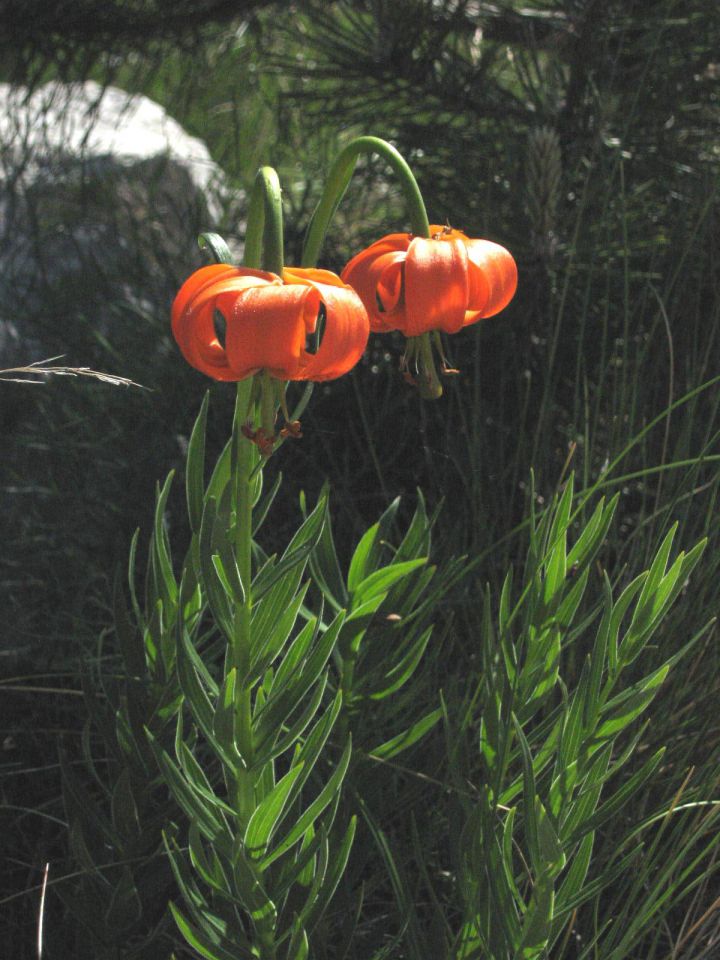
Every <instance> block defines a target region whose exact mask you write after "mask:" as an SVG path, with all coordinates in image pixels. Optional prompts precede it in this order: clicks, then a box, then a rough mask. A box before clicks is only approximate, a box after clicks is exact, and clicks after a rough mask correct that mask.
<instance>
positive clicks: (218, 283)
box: [172, 264, 281, 380]
mask: <svg viewBox="0 0 720 960" xmlns="http://www.w3.org/2000/svg"><path fill="white" fill-rule="evenodd" d="M219 268H222V269H219ZM268 285H277V286H281V280H280V278H279V277H277V276H275V274H272V273H265V272H262V271H259V270H250V269H245V268H243V269H237V268H235V267H227V266H225V265H223V264H215V265H212V266H210V267H203V268H201V269H200V270H198V271H196V273H194V274H193V275H192V276H191V277H190V278H189V279H188V280H187V281H186V282H185V284H184V285H183V287H181V289H180V292H179V293H178V296H177V297H176V298H175V303H174V304H173V314H172V320H173V334H174V335H175V339H176V340H177V343H178V346H179V347H180V350H181V352H182V354H183V356H184V357H185V359H186V360H187V361H188V363H190V364H191V365H192V366H194V367H195V368H196V369H198V370H200V371H201V372H202V373H205V374H206V375H207V376H209V377H212V378H213V379H215V380H238V379H242V377H238V375H237V373H236V371H235V370H234V369H233V368H232V366H231V364H230V363H229V361H228V357H227V353H226V350H225V349H224V347H223V346H222V344H221V343H220V342H219V340H218V337H217V333H216V330H215V311H218V312H219V313H220V314H221V315H222V316H223V317H224V319H225V322H226V327H227V325H228V324H229V321H230V318H231V316H232V312H233V309H234V305H235V302H236V301H237V298H238V296H239V295H240V294H241V293H242V292H243V291H244V290H246V289H248V288H249V287H255V286H268Z"/></svg>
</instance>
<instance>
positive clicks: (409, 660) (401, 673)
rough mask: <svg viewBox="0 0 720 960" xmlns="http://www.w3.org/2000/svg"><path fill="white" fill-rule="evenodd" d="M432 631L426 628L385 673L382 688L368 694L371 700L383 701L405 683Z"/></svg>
mask: <svg viewBox="0 0 720 960" xmlns="http://www.w3.org/2000/svg"><path fill="white" fill-rule="evenodd" d="M432 631H433V628H432V626H430V627H428V629H427V630H426V631H425V632H424V633H422V634H421V635H420V636H419V637H418V639H417V640H416V641H415V642H414V643H413V644H412V646H411V647H410V649H409V650H408V651H407V653H406V654H405V656H404V657H403V658H402V660H401V661H400V662H399V663H398V664H396V665H395V666H394V667H393V668H392V669H390V670H389V671H388V672H387V673H386V675H385V676H384V677H383V680H384V686H383V687H382V688H381V689H380V690H373V691H372V692H371V693H370V699H371V700H384V699H385V697H389V696H390V694H391V693H395V691H396V690H399V689H400V688H401V687H402V686H404V685H405V683H407V681H408V680H409V679H410V677H411V676H412V675H413V673H414V672H415V670H416V669H417V666H418V664H419V663H420V660H421V659H422V656H423V654H424V653H425V650H426V648H427V645H428V643H429V641H430V637H431V636H432Z"/></svg>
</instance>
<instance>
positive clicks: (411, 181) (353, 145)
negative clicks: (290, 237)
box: [302, 137, 430, 267]
mask: <svg viewBox="0 0 720 960" xmlns="http://www.w3.org/2000/svg"><path fill="white" fill-rule="evenodd" d="M363 153H368V154H372V153H377V154H378V155H379V156H381V157H382V158H383V159H384V160H387V162H388V163H389V165H390V166H391V167H392V169H393V172H394V173H395V174H396V175H397V177H398V180H399V182H400V187H401V188H402V191H403V195H404V197H405V202H406V203H407V207H408V214H409V218H410V226H411V230H412V233H413V234H414V235H415V236H416V237H429V236H430V224H429V221H428V216H427V211H426V210H425V203H424V201H423V198H422V194H421V193H420V188H419V187H418V185H417V181H416V179H415V177H414V175H413V172H412V170H411V169H410V167H409V166H408V164H407V162H406V161H405V159H404V158H403V156H402V154H400V153H399V152H398V151H397V150H396V149H395V147H393V146H392V144H390V143H388V142H387V141H386V140H381V139H380V138H379V137H357V138H356V139H355V140H352V141H351V142H350V143H349V144H348V145H347V146H346V147H345V149H344V150H341V152H340V153H339V154H338V156H337V158H336V159H335V162H334V163H333V165H332V167H331V168H330V173H329V174H328V179H327V184H326V186H325V190H324V191H323V195H322V197H321V198H320V203H319V204H318V205H317V207H316V208H315V212H314V213H313V216H312V220H311V221H310V226H309V227H308V232H307V236H306V238H305V247H304V249H303V256H302V265H303V266H304V267H314V266H316V264H317V262H318V258H319V256H320V250H321V249H322V245H323V242H324V240H325V234H326V233H327V229H328V226H329V225H330V221H331V220H332V218H333V216H334V214H335V211H336V210H337V208H338V206H339V205H340V201H341V200H342V198H343V196H344V195H345V191H346V190H347V188H348V184H349V183H350V179H351V178H352V175H353V173H354V171H355V164H356V163H357V159H358V157H359V156H360V155H361V154H363Z"/></svg>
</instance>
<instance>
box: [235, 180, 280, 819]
mask: <svg viewBox="0 0 720 960" xmlns="http://www.w3.org/2000/svg"><path fill="white" fill-rule="evenodd" d="M244 261H245V266H247V267H252V268H253V269H256V270H257V269H261V270H267V271H269V272H271V273H275V274H277V275H278V276H282V272H283V218H282V191H281V189H280V181H279V179H278V176H277V173H276V172H275V171H274V170H273V169H272V167H261V168H260V170H258V172H257V176H256V177H255V183H254V184H253V190H252V194H251V197H250V208H249V210H248V221H247V230H246V235H245V257H244ZM252 397H253V380H251V379H248V380H243V381H241V382H240V383H238V392H237V399H236V406H235V420H234V423H233V443H234V445H235V446H234V450H235V456H234V458H233V466H234V473H233V479H234V485H235V486H234V490H233V499H234V504H235V558H236V560H237V565H238V570H239V572H240V579H241V580H242V585H243V589H244V593H245V595H244V598H243V600H242V603H238V604H237V605H236V608H235V630H234V636H233V649H232V658H231V659H232V667H233V668H234V669H235V671H236V675H235V703H234V707H235V735H236V741H237V746H238V749H239V751H240V754H241V756H242V758H243V761H244V766H243V767H241V768H240V769H238V771H237V779H236V809H237V811H238V819H239V821H240V824H241V825H242V826H243V827H245V826H247V823H248V821H249V819H250V817H251V816H252V813H253V811H254V810H255V776H254V774H253V772H252V770H251V768H252V764H253V761H254V752H255V745H254V742H253V729H252V688H251V684H250V679H249V672H250V654H251V649H252V494H253V487H254V484H255V482H256V473H255V471H256V467H257V461H258V451H257V448H256V447H255V446H254V444H252V443H250V442H249V441H248V440H247V439H246V438H245V437H244V436H243V435H242V433H241V427H242V425H243V424H244V423H245V422H246V421H247V420H251V421H252V422H254V421H255V411H254V409H252V407H253V402H252ZM260 469H261V468H260Z"/></svg>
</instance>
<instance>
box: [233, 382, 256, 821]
mask: <svg viewBox="0 0 720 960" xmlns="http://www.w3.org/2000/svg"><path fill="white" fill-rule="evenodd" d="M251 390H252V380H243V381H241V382H240V383H238V392H237V401H236V411H235V423H234V425H233V431H234V434H235V436H234V440H233V442H234V443H236V444H237V457H236V462H235V476H234V480H235V490H234V500H235V558H236V560H237V565H238V570H239V572H240V579H241V580H242V585H243V589H244V592H245V596H244V598H243V602H242V603H238V604H237V606H236V609H235V631H234V637H233V640H234V643H233V650H232V666H233V667H234V669H235V671H236V674H235V736H236V739H237V745H238V749H239V751H240V754H241V756H242V758H243V760H244V762H245V767H244V768H242V769H239V770H238V771H237V797H236V800H237V806H236V809H237V811H238V818H239V820H240V822H241V824H242V825H243V826H246V825H247V822H248V820H249V819H250V817H251V815H252V812H253V810H254V809H255V784H254V779H253V775H252V773H251V772H250V767H251V765H252V762H253V759H254V744H253V732H252V692H251V689H250V684H249V683H248V682H247V680H246V678H247V676H248V673H249V669H250V646H251V641H252V635H251V631H252V481H251V475H252V472H253V469H254V467H255V459H256V457H257V454H256V451H255V447H254V446H253V445H252V444H251V443H249V442H248V441H247V440H246V439H245V438H244V437H243V436H242V435H241V434H240V426H241V424H242V423H243V422H244V421H245V419H246V417H247V414H248V410H249V405H250V393H251Z"/></svg>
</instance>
